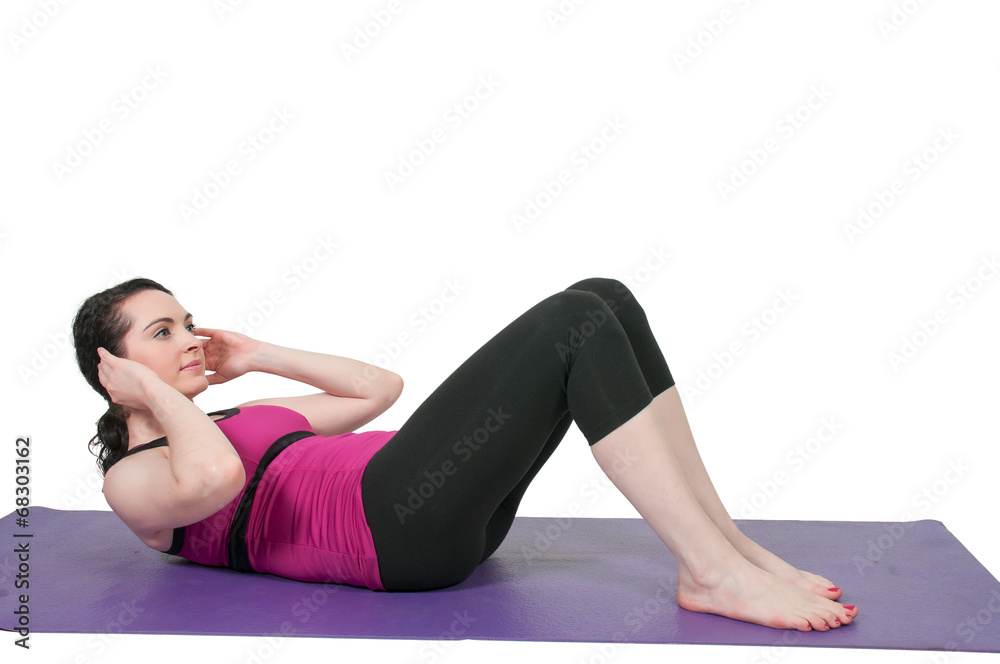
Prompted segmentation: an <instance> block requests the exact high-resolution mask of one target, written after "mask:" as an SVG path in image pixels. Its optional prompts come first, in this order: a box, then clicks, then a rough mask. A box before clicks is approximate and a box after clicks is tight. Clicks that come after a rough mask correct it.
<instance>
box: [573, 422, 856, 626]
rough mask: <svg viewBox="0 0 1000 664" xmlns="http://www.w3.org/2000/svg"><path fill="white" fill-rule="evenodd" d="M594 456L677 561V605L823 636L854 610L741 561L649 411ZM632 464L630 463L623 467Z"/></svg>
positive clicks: (601, 445) (599, 445) (610, 438)
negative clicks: (702, 504) (709, 512)
mask: <svg viewBox="0 0 1000 664" xmlns="http://www.w3.org/2000/svg"><path fill="white" fill-rule="evenodd" d="M591 451H592V452H593V454H594V458H595V459H597V462H598V464H599V465H600V466H601V469H602V470H604V472H605V473H606V474H607V475H608V477H609V478H611V481H612V482H614V484H615V486H617V487H618V488H619V489H620V490H621V492H622V493H623V494H624V495H625V497H626V498H628V500H629V502H630V503H632V505H633V506H634V507H635V508H636V510H638V511H639V514H641V515H642V518H643V519H645V521H646V522H647V523H648V524H649V525H650V527H652V528H653V531H654V532H656V534H657V535H658V536H659V537H660V539H661V540H662V541H663V543H664V544H666V545H667V547H668V548H669V549H670V551H671V553H673V555H674V558H675V559H676V560H677V568H678V569H677V583H678V590H677V600H678V603H679V604H680V605H681V606H682V607H684V608H685V609H688V610H690V611H698V612H702V613H714V614H718V615H722V616H727V617H729V618H735V619H737V620H745V621H747V622H753V623H757V624H760V625H766V626H769V627H775V628H779V629H798V630H802V631H808V630H811V629H817V630H826V629H830V628H834V627H839V626H840V625H843V624H846V623H849V622H850V621H851V620H852V619H853V618H854V617H855V616H856V615H857V609H856V608H853V607H852V608H851V609H848V608H847V607H845V606H842V605H840V604H838V603H837V602H834V601H833V600H830V599H827V598H825V597H821V596H819V595H817V594H815V593H812V592H809V591H808V590H804V589H802V588H799V587H798V586H795V585H792V584H791V583H788V582H787V581H785V580H783V579H780V578H778V577H777V576H775V575H774V574H771V573H770V572H767V571H765V570H763V569H761V568H760V567H757V566H756V565H754V564H753V563H751V562H750V561H749V560H747V559H746V558H744V557H743V556H742V555H741V554H740V552H739V551H737V550H736V549H735V548H734V547H733V545H732V544H731V543H730V542H729V540H728V539H726V537H725V536H724V535H723V534H722V532H721V531H720V530H719V528H718V527H717V526H716V525H715V523H713V521H712V520H711V519H710V518H709V516H708V514H706V512H705V510H704V509H703V508H702V506H701V504H700V503H699V501H698V498H697V496H695V494H694V492H693V491H692V489H691V487H690V486H689V484H688V482H687V480H686V478H685V476H684V470H683V469H682V467H681V464H680V462H679V460H678V458H677V455H676V454H675V453H674V450H673V449H672V447H671V446H670V445H668V444H666V442H665V440H664V436H663V433H662V430H661V427H660V422H659V420H658V418H657V415H656V412H655V409H654V408H653V407H652V405H650V406H648V407H646V408H643V409H642V410H641V411H640V412H639V413H637V414H636V415H635V416H634V417H632V418H631V419H629V420H628V421H627V422H625V423H624V424H622V425H621V426H620V427H618V428H617V429H615V430H614V431H612V432H611V433H609V434H608V435H607V436H605V437H603V438H602V439H600V440H598V441H596V442H595V443H594V444H593V445H592V446H591ZM621 459H628V460H629V463H628V464H621V463H620V460H621Z"/></svg>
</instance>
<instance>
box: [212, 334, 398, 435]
mask: <svg viewBox="0 0 1000 664" xmlns="http://www.w3.org/2000/svg"><path fill="white" fill-rule="evenodd" d="M194 332H195V334H197V335H198V336H208V337H210V339H208V340H207V341H206V342H205V361H206V364H207V365H208V368H209V369H211V370H213V371H214V372H215V373H214V374H212V375H210V376H209V382H211V383H212V384H217V383H222V382H225V381H227V380H231V379H233V378H235V377H237V376H239V375H242V374H243V373H246V372H248V371H262V372H265V373H270V374H274V375H276V376H283V377H285V378H289V379H291V380H296V381H299V382H301V383H306V384H307V385H312V386H313V387H316V388H319V389H321V390H323V392H321V393H319V394H310V395H306V396H301V397H275V398H271V399H259V400H256V401H250V402H247V403H245V404H242V405H243V406H255V405H264V404H268V405H274V406H284V407H286V408H290V409H292V410H294V411H297V412H299V413H301V414H302V415H303V416H304V417H305V418H306V419H307V420H309V424H310V425H311V426H312V429H313V431H315V432H316V433H318V434H320V435H325V436H332V435H336V434H338V433H345V432H348V431H354V430H355V429H357V428H358V427H361V426H363V425H364V424H367V423H368V422H370V421H372V420H373V419H375V418H376V417H378V416H379V415H381V414H382V413H384V412H385V411H386V410H387V409H388V408H389V407H390V406H391V405H392V404H393V403H395V402H396V399H397V398H399V395H400V393H401V392H402V390H403V379H402V378H401V377H400V376H399V375H398V374H395V373H393V372H392V371H388V370H386V369H380V368H379V367H376V366H375V365H372V364H368V363H366V362H361V361H359V360H352V359H350V358H346V357H340V356H337V355H327V354H325V353H316V352H312V351H305V350H296V349H293V348H286V347H284V346H278V345H276V344H270V343H267V342H263V341H257V340H255V339H251V338H250V337H247V336H246V335H243V334H239V333H236V332H228V331H225V330H213V329H210V328H196V329H195V330H194Z"/></svg>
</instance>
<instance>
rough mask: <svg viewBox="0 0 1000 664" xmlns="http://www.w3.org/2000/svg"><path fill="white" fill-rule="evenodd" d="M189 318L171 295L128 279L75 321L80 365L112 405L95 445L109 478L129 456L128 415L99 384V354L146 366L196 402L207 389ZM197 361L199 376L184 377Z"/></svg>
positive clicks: (92, 300) (90, 301)
mask: <svg viewBox="0 0 1000 664" xmlns="http://www.w3.org/2000/svg"><path fill="white" fill-rule="evenodd" d="M192 328H193V322H192V321H191V315H190V314H188V313H187V312H185V311H184V309H183V308H182V307H181V306H180V304H179V303H178V302H177V300H176V299H174V297H173V294H172V293H171V292H170V291H169V290H167V289H166V288H164V287H163V286H161V285H160V284H158V283H156V282H155V281H152V280H151V279H142V278H138V279H130V280H129V281H125V282H123V283H120V284H118V285H117V286H112V287H111V288H108V289H107V290H104V291H101V292H100V293H97V294H95V295H92V296H90V297H89V298H87V300H86V301H84V303H83V305H81V307H80V309H79V311H78V312H77V314H76V317H75V318H74V320H73V343H74V345H75V346H76V361H77V365H78V366H79V367H80V371H81V372H82V373H83V376H84V378H85V379H86V380H87V383H89V384H90V386H91V387H92V388H94V390H95V391H96V392H97V393H98V394H100V395H101V396H102V397H104V399H105V400H106V401H107V402H108V412H107V413H105V414H104V416H102V417H101V419H100V420H98V422H97V435H96V436H94V438H92V439H91V441H90V443H91V445H95V444H97V445H101V446H102V447H103V449H102V450H101V451H100V453H99V454H98V465H99V466H100V467H101V470H102V472H106V471H107V469H108V468H110V467H111V465H112V464H113V463H114V462H116V461H117V460H118V459H120V458H121V457H122V455H124V454H125V452H126V451H128V426H127V420H128V416H129V411H128V409H127V408H125V407H124V406H121V405H119V404H116V403H114V402H112V400H111V397H110V395H109V394H108V391H107V389H105V387H104V386H103V385H102V384H101V381H100V379H99V378H98V374H97V367H98V365H99V364H100V361H101V358H100V356H99V355H98V353H97V349H98V348H104V349H106V350H107V351H108V352H110V353H111V354H112V355H116V356H118V357H124V358H127V359H131V360H134V361H137V362H140V363H142V364H144V365H145V366H147V367H149V368H151V369H152V370H153V371H155V372H156V373H157V374H158V375H159V376H160V377H161V378H162V379H163V380H164V382H166V383H167V384H169V385H172V386H174V387H175V388H177V389H178V390H179V391H180V392H182V393H183V394H185V395H186V396H188V397H189V398H190V397H193V396H195V395H196V394H198V393H200V392H202V391H203V390H205V389H206V388H207V387H208V381H207V379H206V378H205V374H204V351H203V349H202V345H201V341H200V340H199V339H198V338H197V337H195V336H194V335H193V334H192V333H191V329H192ZM193 360H200V361H201V366H200V370H197V371H182V369H183V367H184V366H185V365H187V364H189V363H190V362H192V361H193Z"/></svg>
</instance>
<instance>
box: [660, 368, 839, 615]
mask: <svg viewBox="0 0 1000 664" xmlns="http://www.w3.org/2000/svg"><path fill="white" fill-rule="evenodd" d="M651 408H652V409H653V411H654V414H655V416H656V418H657V421H658V422H659V424H660V427H661V429H662V431H663V433H664V437H665V438H666V440H667V441H668V443H669V444H670V447H671V448H672V449H673V451H674V455H675V456H676V457H677V462H678V463H679V464H680V467H681V469H682V472H683V474H684V478H685V479H686V480H687V483H688V485H689V486H690V487H691V490H692V491H693V492H694V495H695V496H696V497H697V498H698V503H699V504H700V505H701V506H702V509H704V510H705V513H706V514H707V515H708V517H709V518H710V519H711V520H712V522H713V523H715V525H716V527H718V529H719V530H720V531H721V532H722V534H723V535H725V537H726V539H728V540H729V542H730V543H731V544H732V545H733V546H734V547H735V548H736V550H737V551H739V552H740V553H741V554H742V555H743V557H744V558H746V559H747V560H749V561H750V562H752V563H753V564H755V565H757V566H758V567H760V568H761V569H764V570H767V571H768V572H771V573H772V574H774V575H776V576H778V577H780V578H782V579H784V580H785V581H788V582H790V583H793V584H795V585H797V586H799V587H800V588H804V589H806V590H809V591H811V592H814V593H816V594H817V595H822V596H823V597H829V598H830V599H837V598H838V597H840V595H841V590H840V588H836V587H834V584H833V583H832V582H831V581H830V580H829V579H826V578H824V577H822V576H819V575H817V574H812V573H810V572H804V571H801V570H798V569H796V568H795V567H793V566H792V565H789V564H788V563H786V562H785V561H784V560H782V559H781V558H779V557H778V556H776V555H774V554H773V553H771V552H770V551H768V550H767V549H765V548H763V547H762V546H760V545H759V544H757V543H756V542H754V541H753V540H752V539H750V538H749V537H747V536H746V535H744V534H743V533H742V532H741V531H740V530H739V528H738V527H737V526H736V524H735V523H734V522H733V520H732V518H731V517H730V516H729V513H728V512H727V511H726V508H725V506H723V504H722V500H721V499H720V498H719V494H718V493H717V492H716V490H715V486H714V485H713V484H712V480H711V479H710V478H709V476H708V471H706V470H705V464H704V462H703V461H702V459H701V455H700V454H699V453H698V448H697V446H696V445H695V442H694V436H693V434H692V433H691V427H690V425H689V424H688V420H687V416H686V415H685V413H684V407H683V406H682V405H681V398H680V394H679V393H678V392H677V388H676V387H674V388H672V389H669V390H666V391H664V392H662V393H661V394H658V395H657V396H656V397H655V398H654V399H653V403H652V405H651Z"/></svg>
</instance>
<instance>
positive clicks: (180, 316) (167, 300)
mask: <svg viewBox="0 0 1000 664" xmlns="http://www.w3.org/2000/svg"><path fill="white" fill-rule="evenodd" d="M122 309H123V311H124V313H125V314H126V315H128V317H129V318H130V319H131V320H132V327H130V328H129V331H128V332H127V333H126V334H125V339H124V343H125V357H126V358H128V359H130V360H134V361H136V362H139V363H141V364H144V365H146V366H147V367H149V368H150V369H152V370H153V371H155V372H156V374H157V375H158V376H159V377H160V378H161V379H162V380H163V382H165V383H166V384H167V385H170V386H172V387H174V388H175V389H176V390H177V391H178V392H180V393H181V394H183V395H184V396H186V397H188V398H189V399H191V398H193V397H194V396H195V395H197V394H200V393H202V392H204V391H205V390H206V389H207V388H208V379H207V378H206V377H205V351H204V348H203V346H202V340H201V339H199V338H198V337H196V336H194V334H192V333H191V330H192V329H193V328H194V327H195V325H194V321H193V320H192V318H191V314H189V313H187V312H186V311H184V308H183V307H181V305H180V303H179V302H178V301H177V300H176V299H174V297H173V296H172V295H167V294H166V293H164V292H163V291H159V290H144V291H141V292H139V293H136V294H135V295H132V296H131V297H129V298H128V299H127V300H125V302H124V303H123V304H122Z"/></svg>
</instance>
